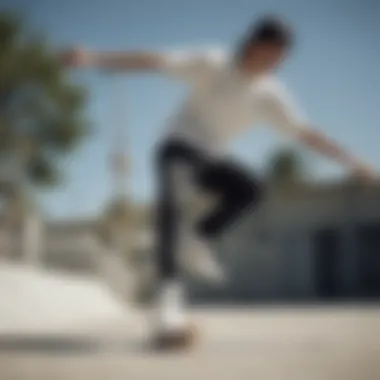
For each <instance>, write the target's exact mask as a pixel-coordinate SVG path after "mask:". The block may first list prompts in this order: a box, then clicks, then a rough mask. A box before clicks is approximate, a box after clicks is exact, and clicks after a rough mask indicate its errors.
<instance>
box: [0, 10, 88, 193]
mask: <svg viewBox="0 0 380 380" xmlns="http://www.w3.org/2000/svg"><path fill="white" fill-rule="evenodd" d="M84 100H85V97H84V92H83V89H82V88H81V87H79V86H77V85H76V84H73V83H72V81H71V80H70V78H69V75H68V73H67V71H66V70H65V69H64V67H63V65H62V64H61V62H60V61H59V59H58V58H57V55H56V54H55V53H54V51H53V50H52V49H51V47H50V46H49V45H48V44H47V43H46V41H45V40H44V39H43V38H41V37H40V36H38V35H36V34H34V33H32V32H30V31H29V30H28V28H27V27H26V26H25V25H24V24H23V22H21V21H20V20H19V19H17V18H16V17H14V16H13V15H11V14H9V13H5V12H0V159H1V161H0V176H1V177H2V178H6V177H7V176H8V175H11V176H12V175H13V176H14V175H15V174H16V173H17V180H18V181H22V186H21V187H25V185H33V186H52V185H55V184H57V183H58V181H59V179H60V178H61V169H62V168H61V166H60V162H61V160H62V158H63V157H64V156H65V155H67V154H68V153H70V152H71V151H72V149H73V148H75V147H76V146H77V145H78V143H79V142H81V140H82V139H83V138H84V137H85V136H86V135H87V134H88V131H89V130H88V125H87V123H86V121H85V118H84V112H83V109H84V107H83V106H84ZM18 184H19V186H20V183H18Z"/></svg>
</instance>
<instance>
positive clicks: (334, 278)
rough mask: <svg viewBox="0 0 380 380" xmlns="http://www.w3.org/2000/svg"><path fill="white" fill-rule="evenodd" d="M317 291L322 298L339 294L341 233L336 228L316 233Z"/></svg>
mask: <svg viewBox="0 0 380 380" xmlns="http://www.w3.org/2000/svg"><path fill="white" fill-rule="evenodd" d="M314 249H315V251H314V252H315V279H316V292H317V296H318V297H320V298H333V297H336V296H338V291H339V289H338V265H339V234H338V231H337V230H335V229H332V228H331V229H323V230H319V231H317V232H316V233H315V238H314Z"/></svg>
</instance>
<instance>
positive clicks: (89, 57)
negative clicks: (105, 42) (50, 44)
mask: <svg viewBox="0 0 380 380" xmlns="http://www.w3.org/2000/svg"><path fill="white" fill-rule="evenodd" d="M60 58H61V61H62V62H63V64H64V65H66V66H68V67H88V66H91V65H92V64H93V61H94V56H93V54H92V53H91V52H90V51H87V50H85V49H82V48H77V47H74V48H70V49H68V50H66V51H63V52H62V53H61V54H60Z"/></svg>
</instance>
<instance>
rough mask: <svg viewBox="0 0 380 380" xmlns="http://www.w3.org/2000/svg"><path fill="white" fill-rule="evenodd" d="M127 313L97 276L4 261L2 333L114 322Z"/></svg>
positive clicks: (0, 277) (0, 269)
mask: <svg viewBox="0 0 380 380" xmlns="http://www.w3.org/2000/svg"><path fill="white" fill-rule="evenodd" d="M126 314H128V310H127V308H126V305H125V303H124V302H123V301H122V300H121V299H118V298H117V296H116V295H115V294H114V293H113V292H112V290H111V289H110V288H109V287H108V286H107V285H106V284H105V283H104V282H103V281H101V279H100V278H98V277H96V276H87V277H84V276H80V277H79V276H74V275H68V274H63V273H59V272H48V271H45V270H43V269H38V268H34V267H27V266H20V265H10V264H2V263H0V334H4V333H44V332H49V331H58V330H62V331H64V330H67V329H77V328H81V326H84V327H85V326H88V327H89V326H90V325H92V326H95V325H97V324H102V323H110V324H112V323H113V321H120V320H121V319H123V318H125V316H126Z"/></svg>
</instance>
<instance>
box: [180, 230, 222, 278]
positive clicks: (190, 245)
mask: <svg viewBox="0 0 380 380" xmlns="http://www.w3.org/2000/svg"><path fill="white" fill-rule="evenodd" d="M186 235H187V236H185V237H184V244H185V246H184V247H185V248H184V249H183V252H182V255H181V258H182V265H183V267H184V269H185V270H186V271H187V272H188V273H189V274H190V275H192V276H195V277H197V278H201V279H202V280H206V281H211V282H213V283H216V284H221V283H224V282H225V281H226V274H225V272H224V269H223V268H222V266H221V265H220V263H219V262H218V261H217V260H216V258H215V254H214V252H213V250H212V248H211V246H210V245H209V244H208V243H207V242H206V241H204V240H202V239H200V238H197V237H196V236H194V235H193V234H186Z"/></svg>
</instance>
